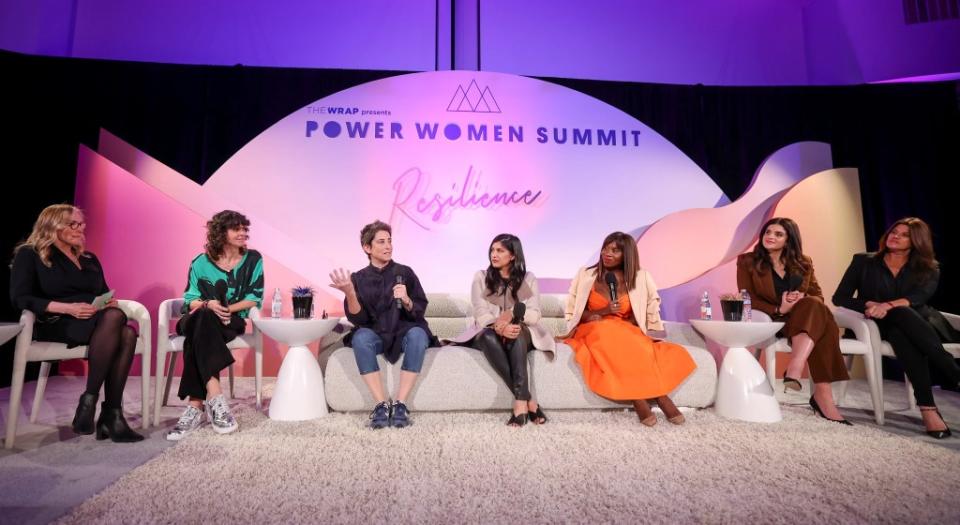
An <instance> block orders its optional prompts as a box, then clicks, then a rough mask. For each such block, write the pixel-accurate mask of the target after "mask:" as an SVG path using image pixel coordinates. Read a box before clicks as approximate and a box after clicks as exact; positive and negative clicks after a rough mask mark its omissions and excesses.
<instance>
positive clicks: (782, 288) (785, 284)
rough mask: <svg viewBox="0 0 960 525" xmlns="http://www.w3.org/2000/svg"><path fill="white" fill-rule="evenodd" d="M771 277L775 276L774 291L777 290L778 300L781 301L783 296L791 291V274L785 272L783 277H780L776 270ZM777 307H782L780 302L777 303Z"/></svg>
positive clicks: (771, 272) (771, 273)
mask: <svg viewBox="0 0 960 525" xmlns="http://www.w3.org/2000/svg"><path fill="white" fill-rule="evenodd" d="M770 275H772V276H773V289H774V290H776V292H777V298H778V299H780V298H781V297H783V294H785V293H787V292H789V291H790V273H789V272H783V277H780V275H779V274H778V273H777V272H776V271H775V270H772V269H771V270H770ZM781 300H782V299H781ZM777 306H780V301H778V302H777Z"/></svg>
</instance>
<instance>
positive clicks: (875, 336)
mask: <svg viewBox="0 0 960 525" xmlns="http://www.w3.org/2000/svg"><path fill="white" fill-rule="evenodd" d="M837 310H838V311H840V310H842V311H843V312H844V315H847V316H849V317H851V318H852V319H856V320H857V321H859V322H860V323H863V325H864V326H866V328H867V330H868V332H869V334H870V341H871V344H872V346H873V352H874V356H875V358H874V360H875V362H876V367H877V376H878V377H881V378H882V377H883V359H882V358H881V357H882V356H887V357H894V358H895V357H896V355H895V354H894V353H893V347H892V346H890V343H888V342H886V341H884V340H883V338H882V337H881V336H880V327H878V326H877V323H876V321H874V320H873V319H867V318H865V317H864V316H863V314H861V313H859V312H855V311H853V310H848V309H846V308H838V309H837ZM940 313H942V314H943V316H944V317H945V318H946V319H947V322H949V323H950V325H951V326H953V328H954V329H956V330H960V315H956V314H950V313H947V312H940ZM943 349H944V350H946V351H947V352H949V353H950V355H952V356H953V357H955V358H960V344H957V343H947V344H945V345H943ZM903 381H904V384H905V386H906V387H907V407H908V408H909V409H910V410H916V408H917V400H916V399H915V398H914V397H913V385H912V384H911V383H910V379H908V378H907V377H906V376H904V378H903ZM880 399H883V383H882V382H881V384H880Z"/></svg>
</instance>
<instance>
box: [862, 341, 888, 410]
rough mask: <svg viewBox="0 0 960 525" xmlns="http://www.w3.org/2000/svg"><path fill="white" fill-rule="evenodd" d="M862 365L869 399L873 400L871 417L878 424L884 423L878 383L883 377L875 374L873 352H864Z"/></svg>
mask: <svg viewBox="0 0 960 525" xmlns="http://www.w3.org/2000/svg"><path fill="white" fill-rule="evenodd" d="M863 365H864V368H865V369H866V372H867V386H868V387H870V400H871V401H872V402H873V419H874V421H876V422H877V424H878V425H881V426H882V425H883V424H884V411H883V393H882V392H881V390H880V383H881V382H882V381H883V379H882V378H881V377H880V376H878V375H877V367H876V365H875V364H874V362H873V354H864V356H863Z"/></svg>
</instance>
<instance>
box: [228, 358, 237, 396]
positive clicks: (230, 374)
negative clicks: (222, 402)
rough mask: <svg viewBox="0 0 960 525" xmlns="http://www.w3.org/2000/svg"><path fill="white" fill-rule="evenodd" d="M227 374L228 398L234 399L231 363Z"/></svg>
mask: <svg viewBox="0 0 960 525" xmlns="http://www.w3.org/2000/svg"><path fill="white" fill-rule="evenodd" d="M227 374H228V375H229V376H230V379H229V381H230V399H236V396H234V395H233V365H230V366H229V367H228V370H227Z"/></svg>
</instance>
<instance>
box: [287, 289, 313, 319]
mask: <svg viewBox="0 0 960 525" xmlns="http://www.w3.org/2000/svg"><path fill="white" fill-rule="evenodd" d="M290 295H291V296H292V298H293V318H294V319H308V318H310V315H311V313H312V310H313V288H312V287H310V286H295V287H294V288H293V289H292V290H290Z"/></svg>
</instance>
